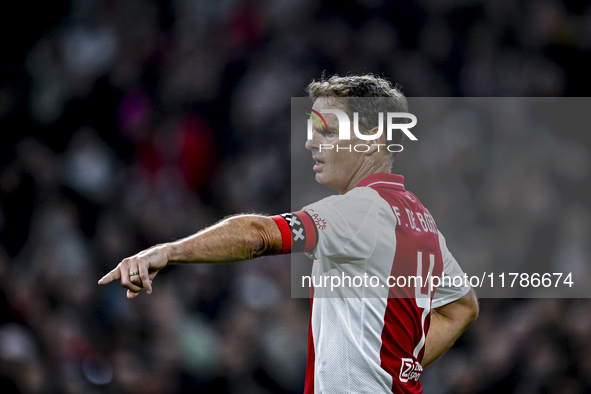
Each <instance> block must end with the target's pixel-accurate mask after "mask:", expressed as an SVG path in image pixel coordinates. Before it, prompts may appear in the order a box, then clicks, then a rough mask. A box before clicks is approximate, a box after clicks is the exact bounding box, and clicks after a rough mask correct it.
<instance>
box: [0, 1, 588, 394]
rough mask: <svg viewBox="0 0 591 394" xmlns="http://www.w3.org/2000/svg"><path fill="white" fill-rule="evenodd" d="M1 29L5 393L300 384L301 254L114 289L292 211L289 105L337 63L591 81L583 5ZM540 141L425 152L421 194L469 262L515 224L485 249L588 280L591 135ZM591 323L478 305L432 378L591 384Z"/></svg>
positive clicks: (526, 388)
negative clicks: (133, 263)
mask: <svg viewBox="0 0 591 394" xmlns="http://www.w3.org/2000/svg"><path fill="white" fill-rule="evenodd" d="M0 29H1V30H0V31H1V34H0V37H1V38H0V40H1V42H2V44H1V45H2V51H1V54H0V70H1V72H0V242H1V245H0V388H1V389H2V392H3V393H12V392H20V393H80V392H85V393H188V392H204V393H208V392H212V393H213V392H215V393H218V392H219V393H224V392H227V393H297V392H301V390H302V388H303V374H304V369H305V360H306V350H307V333H308V330H307V323H308V315H309V307H308V303H307V301H306V300H301V299H292V298H291V297H290V266H289V258H285V257H277V258H267V259H262V260H260V261H253V262H246V263H241V264H233V265H230V266H190V267H189V266H186V267H172V268H170V269H167V270H166V271H165V272H162V273H161V274H160V275H159V276H158V278H157V280H156V282H155V290H154V293H153V294H152V295H151V296H145V295H142V296H140V297H139V298H138V299H137V300H134V301H129V300H127V299H126V298H125V291H124V290H123V289H122V288H121V287H120V286H118V285H115V284H113V285H111V286H109V287H106V288H100V287H99V286H97V285H96V281H97V280H98V278H100V277H101V276H102V275H103V274H104V273H105V272H107V271H108V270H110V269H111V268H112V267H114V266H115V265H116V264H117V263H118V262H119V261H120V260H121V259H122V258H123V257H126V256H128V255H130V254H133V253H136V252H137V251H139V250H141V249H143V248H145V247H148V246H150V245H152V244H154V243H159V242H165V241H168V240H172V239H177V238H180V237H182V236H185V235H188V234H191V233H193V232H195V231H197V230H199V229H200V228H202V227H203V226H205V225H207V224H212V223H215V222H216V221H217V220H219V219H221V218H223V217H224V216H226V215H228V214H234V213H239V212H263V213H269V214H275V213H280V212H286V211H288V210H289V209H290V181H289V178H290V149H289V141H290V134H289V133H290V130H289V119H290V118H289V116H290V110H289V108H290V107H289V106H290V97H292V96H294V97H295V96H302V95H303V90H304V88H305V86H306V85H307V84H308V83H309V82H310V81H311V80H312V79H314V78H316V79H317V78H319V76H320V75H321V73H322V72H323V71H326V72H327V73H328V74H332V73H340V74H349V73H353V74H357V73H366V72H372V73H376V74H380V75H383V76H386V77H388V78H389V79H390V80H392V81H394V82H397V83H400V84H401V85H402V87H403V90H404V92H405V94H406V95H408V96H415V97H416V96H440V97H445V96H500V97H504V96H525V97H528V96H587V95H588V92H589V85H590V83H589V82H588V81H589V78H588V77H587V74H588V70H589V69H590V67H589V66H591V58H590V52H589V50H590V49H591V7H589V6H587V5H586V4H585V3H584V2H575V1H568V2H558V1H552V0H548V1H515V0H514V1H486V2H477V1H462V0H447V1H440V2H427V1H419V2H410V1H382V0H357V1H338V2H337V1H320V2H318V1H311V0H297V1H287V0H282V1H271V0H268V1H248V2H247V1H240V0H222V1H208V0H195V1H189V0H177V1H148V0H146V1H138V0H127V1H123V0H110V1H52V2H42V1H21V2H5V4H2V6H0ZM582 110H583V111H584V110H585V109H584V108H583V109H582ZM575 126H579V125H575ZM540 135H541V134H539V133H517V134H513V133H510V132H508V133H505V134H503V135H496V134H487V133H475V134H468V136H469V139H468V140H469V141H470V144H469V145H467V146H466V145H465V143H464V141H465V140H458V139H457V138H451V137H450V138H446V134H445V133H444V134H443V135H439V136H438V139H437V140H436V142H437V144H436V147H438V148H440V149H438V150H437V152H435V150H434V148H433V144H434V142H433V141H432V142H430V143H429V142H428V141H427V142H426V143H427V144H428V145H426V146H427V148H425V152H426V153H424V155H423V156H422V157H423V158H424V160H425V161H424V163H427V164H424V166H425V174H423V175H425V177H424V178H422V179H421V180H419V179H417V177H415V178H414V179H409V180H408V182H409V183H408V186H409V189H410V190H416V194H417V195H418V197H419V198H421V200H423V202H424V203H425V205H426V206H427V207H429V208H430V209H431V211H432V213H433V216H434V217H435V220H436V221H437V223H438V225H439V228H440V229H442V231H444V233H445V234H449V237H450V238H451V239H452V240H453V241H449V243H450V249H451V250H452V252H453V253H454V254H455V255H456V256H458V260H461V259H460V256H462V257H463V256H472V257H475V258H479V253H480V251H481V248H480V246H483V244H481V243H482V242H486V240H487V239H492V240H495V241H498V239H499V238H498V237H504V238H503V239H504V240H505V241H506V242H504V243H503V244H504V245H505V244H506V246H505V247H503V248H502V250H500V251H499V250H496V252H497V254H495V255H493V256H492V257H491V256H488V255H487V256H480V258H483V259H485V258H497V259H502V258H511V259H515V260H516V262H517V264H518V266H523V267H531V266H532V265H534V266H535V265H536V264H538V263H539V264H540V266H541V267H561V269H562V270H563V271H564V270H573V269H574V268H572V267H575V268H576V269H579V270H581V271H580V272H582V274H581V275H588V274H589V269H588V268H587V267H588V265H589V260H590V257H589V256H590V251H589V246H588V245H589V241H590V238H591V235H590V234H591V229H590V227H591V226H590V222H591V221H590V220H589V218H590V217H591V212H590V210H589V194H588V192H586V188H585V185H586V184H588V182H589V173H590V163H591V159H590V155H589V148H590V145H589V137H588V136H587V134H585V132H584V129H583V130H581V128H580V127H573V128H572V129H569V130H567V131H566V132H562V131H561V132H557V131H556V130H552V128H550V130H549V131H548V132H546V134H544V135H545V136H546V137H544V138H545V139H540ZM548 135H549V136H550V137H548ZM540 141H542V142H540ZM542 143H544V144H548V143H549V144H551V147H548V146H546V145H542V146H541V145H540V144H542ZM429 144H430V145H429ZM429 146H431V149H432V150H431V151H429V149H428V148H429ZM540 146H541V147H540ZM508 156H510V157H511V158H514V157H516V158H520V159H519V160H511V161H507V160H504V159H505V158H506V157H508ZM479 158H480V160H479ZM483 158H484V159H483ZM557 158H558V159H557ZM400 162H401V165H407V166H408V163H406V164H405V162H404V158H403V155H401V158H400ZM431 170H433V171H435V172H432V171H431ZM445 174H448V175H447V177H446V175H445ZM449 174H451V175H449ZM417 175H420V174H417ZM447 179H452V180H453V182H452V183H449V182H444V181H445V180H447ZM452 202H454V203H453V205H450V204H452ZM460 203H461V204H466V205H463V206H466V207H467V208H466V209H465V210H463V211H462V210H458V204H460ZM448 208H451V209H448ZM434 211H436V212H434ZM472 226H477V227H472ZM474 228H475V230H477V231H470V230H471V229H474ZM470 235H472V236H473V238H470ZM472 241H474V242H472ZM453 242H455V245H457V246H456V248H455V249H454V247H453V246H452V245H454V243H453ZM484 246H486V245H484ZM460 263H462V262H461V261H460ZM582 278H585V276H583V277H582ZM590 332H591V303H589V302H588V300H586V299H585V300H568V299H527V300H526V299H512V300H506V299H505V300H501V299H483V300H482V304H481V315H480V318H479V319H478V321H477V322H476V323H475V324H474V326H472V327H471V328H470V329H469V330H468V332H467V333H466V334H465V335H464V336H463V337H462V338H461V339H460V341H458V343H457V345H456V347H454V348H453V349H452V350H451V351H450V352H449V353H448V354H447V355H446V356H445V357H444V358H443V359H442V360H440V361H438V362H437V363H435V364H434V365H433V366H431V367H429V368H428V369H426V371H425V373H424V376H423V378H422V381H423V384H424V386H425V391H426V392H427V393H489V392H490V393H492V392H499V391H501V390H503V391H504V392H507V393H534V392H535V393H539V392H542V393H554V392H556V393H558V392H559V393H583V392H588V391H589V390H590V389H591V378H590V377H591V357H589V353H590V351H591V340H590V339H589V338H590V336H589V333H590ZM197 390H198V391H197Z"/></svg>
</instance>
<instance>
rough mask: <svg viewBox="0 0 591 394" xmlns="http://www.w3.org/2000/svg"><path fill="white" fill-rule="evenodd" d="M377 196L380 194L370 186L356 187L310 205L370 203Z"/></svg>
mask: <svg viewBox="0 0 591 394" xmlns="http://www.w3.org/2000/svg"><path fill="white" fill-rule="evenodd" d="M376 198H379V194H378V193H377V192H376V191H375V190H373V189H372V188H370V187H356V188H354V189H352V190H350V191H348V192H347V193H345V194H336V195H333V196H328V197H325V198H323V199H322V200H318V201H316V202H315V203H312V204H310V205H308V207H310V206H313V205H317V206H320V205H329V206H333V207H341V206H347V205H350V204H360V203H364V202H367V203H370V202H372V201H374V200H375V199H376Z"/></svg>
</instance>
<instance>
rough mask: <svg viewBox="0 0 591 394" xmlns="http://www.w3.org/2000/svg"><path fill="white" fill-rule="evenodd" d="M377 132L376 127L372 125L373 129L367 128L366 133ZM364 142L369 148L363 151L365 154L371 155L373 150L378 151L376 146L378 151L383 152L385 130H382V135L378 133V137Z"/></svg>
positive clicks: (384, 147)
mask: <svg viewBox="0 0 591 394" xmlns="http://www.w3.org/2000/svg"><path fill="white" fill-rule="evenodd" d="M377 132H378V127H377V126H376V127H374V128H373V129H371V130H369V132H368V133H367V134H370V135H371V134H373V135H375V134H376V133H377ZM365 143H366V144H367V145H369V150H368V151H367V152H365V154H366V155H368V156H371V155H373V154H374V153H375V152H378V148H379V151H380V152H383V151H385V150H386V132H385V130H382V135H380V136H379V137H378V138H376V139H373V140H369V141H365Z"/></svg>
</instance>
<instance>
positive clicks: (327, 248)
mask: <svg viewBox="0 0 591 394" xmlns="http://www.w3.org/2000/svg"><path fill="white" fill-rule="evenodd" d="M306 211H307V212H308V213H310V214H311V215H314V214H317V215H318V218H319V219H321V220H323V221H325V222H326V228H325V229H324V230H322V229H319V230H318V233H319V234H318V246H317V248H316V250H315V251H314V253H312V254H311V257H315V258H316V259H315V261H314V266H313V270H312V275H313V276H315V277H322V276H326V275H335V276H338V277H343V276H344V277H347V276H349V277H351V278H353V277H360V278H361V277H364V275H365V276H367V277H372V276H377V277H379V278H380V286H379V287H376V288H370V287H366V286H361V287H360V288H359V289H358V292H355V288H349V287H340V288H335V289H334V291H331V289H330V287H323V286H319V287H316V286H315V288H314V303H313V308H312V335H313V338H314V352H315V359H316V360H315V366H314V387H315V392H319V393H345V392H350V390H352V389H351V388H354V391H355V393H391V392H392V376H390V374H388V373H387V372H386V371H385V370H384V369H383V368H381V359H380V350H381V348H382V338H381V336H382V331H383V329H384V314H385V311H386V308H387V297H388V288H387V287H381V284H383V283H386V277H387V276H388V275H390V272H391V269H392V262H393V261H394V255H395V251H396V233H395V226H392V223H396V217H395V216H394V213H393V212H392V208H391V207H390V205H389V204H388V203H387V202H386V201H385V200H384V199H383V198H381V197H380V195H379V194H378V193H377V192H376V191H375V190H373V189H371V188H359V189H354V190H352V191H351V192H349V193H347V195H345V196H334V197H329V198H328V199H325V200H322V201H320V202H318V203H316V204H312V205H310V206H309V207H307V208H306ZM345 218H346V219H345ZM322 223H324V222H322ZM378 234H379V235H378ZM333 237H334V238H333ZM347 237H349V239H347ZM335 240H336V241H335ZM351 256H362V257H358V258H356V259H354V260H351ZM317 283H319V282H317ZM368 293H370V294H368ZM351 392H352V391H351Z"/></svg>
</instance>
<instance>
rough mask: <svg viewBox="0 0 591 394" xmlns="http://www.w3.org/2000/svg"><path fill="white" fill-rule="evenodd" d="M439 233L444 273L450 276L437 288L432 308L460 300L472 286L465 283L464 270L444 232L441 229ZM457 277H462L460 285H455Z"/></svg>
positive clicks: (457, 281)
mask: <svg viewBox="0 0 591 394" xmlns="http://www.w3.org/2000/svg"><path fill="white" fill-rule="evenodd" d="M438 233H439V247H440V248H441V256H442V257H443V273H444V274H445V276H444V277H449V278H448V279H445V280H443V281H442V283H441V285H440V286H438V287H437V289H436V290H435V296H434V297H433V302H432V304H431V308H439V307H440V306H443V305H447V304H449V303H451V302H454V301H456V300H459V299H460V298H462V297H463V296H465V295H466V294H468V292H469V291H470V286H469V285H468V284H467V283H464V279H463V276H464V271H462V269H461V268H460V265H459V264H458V262H457V261H456V259H455V258H454V256H452V254H451V253H450V251H449V249H447V244H446V243H445V238H444V237H443V234H441V232H440V231H438ZM455 277H462V281H461V282H462V283H461V285H460V286H454V284H453V283H454V282H453V279H454V278H455ZM450 279H451V280H450ZM459 282H460V280H459V279H457V280H456V284H457V283H459Z"/></svg>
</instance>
